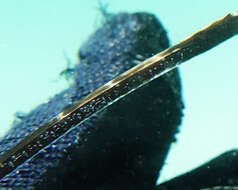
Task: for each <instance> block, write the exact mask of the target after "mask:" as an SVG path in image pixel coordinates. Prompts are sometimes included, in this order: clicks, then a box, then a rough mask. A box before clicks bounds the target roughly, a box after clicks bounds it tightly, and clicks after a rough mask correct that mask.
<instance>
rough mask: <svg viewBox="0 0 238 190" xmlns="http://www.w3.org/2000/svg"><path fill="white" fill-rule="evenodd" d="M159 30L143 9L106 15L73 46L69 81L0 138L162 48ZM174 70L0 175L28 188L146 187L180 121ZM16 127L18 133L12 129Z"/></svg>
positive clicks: (14, 136)
mask: <svg viewBox="0 0 238 190" xmlns="http://www.w3.org/2000/svg"><path fill="white" fill-rule="evenodd" d="M168 45H169V44H168V39H167V36H166V32H165V30H164V29H163V27H162V25H161V24H160V23H159V21H158V20H157V19H156V18H155V17H154V16H153V15H151V14H148V13H135V14H127V13H121V14H117V15H112V16H111V17H110V18H109V19H108V22H107V23H106V24H104V25H103V26H102V27H101V28H100V29H98V30H97V31H96V32H95V33H94V34H93V35H92V36H91V37H90V38H89V40H88V41H87V42H86V43H85V44H84V45H83V46H82V47H81V49H80V51H79V57H80V64H78V65H77V66H76V68H75V70H76V72H75V84H74V85H73V86H71V87H70V88H69V89H68V90H66V91H64V92H62V93H60V94H58V95H56V96H55V97H54V98H52V99H50V100H49V102H47V103H45V104H42V105H40V106H39V107H37V108H36V109H35V110H33V111H32V112H31V113H29V114H28V115H27V116H26V117H25V118H24V119H23V120H22V122H21V123H20V124H18V125H16V126H14V128H13V129H12V130H10V131H9V133H8V135H7V136H6V137H5V138H4V139H3V140H2V141H1V142H0V145H1V146H0V147H4V148H2V149H1V151H4V150H7V149H8V148H9V147H11V146H14V145H15V143H16V142H18V141H19V140H21V139H22V138H24V137H25V136H26V135H27V134H30V132H31V131H34V130H35V129H36V128H37V126H39V125H42V124H44V123H45V122H47V121H48V120H49V119H51V118H52V117H54V116H55V115H56V114H58V113H59V112H60V111H62V110H63V108H65V107H67V106H70V105H71V104H72V103H73V102H74V101H77V100H79V99H81V98H82V97H84V96H85V95H87V94H88V93H90V92H92V91H94V90H95V89H97V88H98V87H100V86H101V85H103V84H105V83H106V82H107V81H109V80H111V79H113V78H114V77H115V76H117V75H118V74H120V73H122V72H124V71H126V70H128V69H129V68H131V67H133V66H134V65H135V64H138V61H140V60H143V59H145V58H147V57H149V56H151V55H153V54H154V53H158V52H159V51H161V50H163V49H165V48H167V47H168ZM182 109H183V103H182V100H181V86H180V79H179V75H178V71H177V70H174V71H172V72H170V73H168V74H166V75H164V76H163V77H161V78H159V79H158V80H155V81H153V82H151V83H150V84H148V85H146V86H145V87H143V88H141V89H139V90H137V91H135V92H134V93H132V94H131V95H129V96H128V97H126V98H124V99H122V100H120V101H118V102H117V103H115V104H114V105H112V106H110V107H109V108H108V109H107V110H105V111H104V112H102V113H100V114H98V115H96V116H94V117H93V118H91V119H90V120H88V121H87V122H84V123H83V124H82V125H80V126H78V127H77V128H76V129H74V130H72V131H71V132H70V133H69V134H67V135H66V136H65V137H63V138H60V139H58V140H57V141H56V142H55V143H54V144H52V145H50V146H49V147H48V148H46V149H45V150H44V151H41V152H40V154H38V155H37V156H36V157H34V158H33V159H32V160H29V161H28V162H26V163H24V164H22V166H20V167H19V168H18V172H17V173H16V172H11V174H9V175H8V176H6V177H5V178H3V179H2V180H1V181H0V187H2V188H4V187H6V188H7V187H14V188H16V187H17V188H22V189H27V188H31V187H34V188H36V189H57V190H59V189H83V190H86V189H88V190H94V189H97V190H112V189H113V190H117V189H118V190H119V189H120V190H122V189H124V190H131V189H137V190H145V189H146V190H149V189H152V188H153V187H154V186H155V182H156V179H157V177H158V172H159V171H160V169H161V167H162V165H163V163H164V159H165V158H166V155H167V152H168V150H169V147H170V144H171V142H173V141H174V140H175V137H174V136H175V133H177V132H178V126H179V125H180V123H181V118H182ZM17 132H18V133H17Z"/></svg>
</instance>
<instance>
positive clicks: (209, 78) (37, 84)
mask: <svg viewBox="0 0 238 190" xmlns="http://www.w3.org/2000/svg"><path fill="white" fill-rule="evenodd" d="M103 2H104V3H106V2H107V1H103ZM108 2H109V1H108ZM237 5H238V2H237V0H229V1H222V2H219V3H218V1H213V0H212V1H207V0H200V1H190V0H181V1H172V0H167V1H159V0H147V1H138V0H130V1H128V0H120V1H116V0H111V1H110V3H109V8H108V9H109V11H112V12H118V11H130V12H134V11H148V12H151V13H154V14H155V15H157V17H158V18H159V19H160V20H161V22H162V23H163V25H164V26H165V28H166V29H167V31H168V35H169V37H170V40H171V44H176V43H178V42H179V41H181V40H183V39H184V38H186V37H188V36H189V35H190V34H192V33H194V32H196V31H197V30H199V29H201V28H203V27H205V26H206V25H208V24H210V23H211V22H213V21H215V20H217V19H219V18H221V17H223V16H225V15H226V14H228V13H229V12H234V11H236V10H238V9H236V7H237ZM0 23H1V24H0V66H1V67H0V68H1V69H0V81H1V93H0V106H1V109H0V119H1V127H0V135H3V134H4V133H5V132H6V131H7V129H8V128H9V127H10V124H11V122H12V121H13V120H14V113H16V111H20V112H23V113H24V112H25V113H27V112H28V111H30V110H31V109H32V108H33V107H35V106H37V105H38V104H40V103H42V102H44V101H47V99H48V98H49V97H50V96H53V95H54V94H55V93H56V92H59V91H61V90H62V89H64V88H66V87H67V85H68V84H67V82H65V81H64V80H61V79H59V73H60V72H61V71H62V70H63V69H64V68H65V66H66V59H65V57H64V54H63V52H64V51H65V52H66V54H67V55H68V57H70V59H71V61H72V62H76V61H77V51H78V49H79V47H80V45H81V44H82V43H83V42H84V41H85V40H86V39H87V37H88V36H89V34H90V33H92V32H93V31H94V30H95V29H97V28H98V27H99V26H100V25H101V17H100V13H99V11H98V3H97V1H95V0H88V1H79V0H68V1H63V0H58V1H56V0H51V1H46V0H34V1H30V0H21V1H19V0H9V1H1V2H0ZM237 49H238V36H237V37H234V38H232V39H230V40H228V41H226V42H225V43H223V44H221V45H219V46H218V47H216V48H215V49H212V50H210V51H209V52H207V53H205V54H203V55H200V56H198V57H196V58H194V59H192V60H190V61H188V62H187V63H185V64H184V65H182V66H181V68H180V70H181V75H182V82H183V95H184V101H185V106H186V109H185V117H184V120H183V124H182V127H181V132H180V134H179V135H177V139H178V141H177V143H176V144H174V145H173V147H172V149H171V152H170V154H169V156H168V160H167V161H166V163H167V164H166V165H165V167H164V170H163V171H162V175H161V181H163V180H167V179H169V178H171V177H173V176H175V175H177V174H179V173H181V172H184V171H187V170H189V169H191V168H194V167H196V166H198V165H199V164H201V163H203V162H204V161H206V160H208V159H210V158H212V157H215V156H216V155H217V154H220V153H221V152H224V151H226V150H228V149H231V148H235V147H238V142H237V140H236V135H237V132H238V128H237V124H238V120H237V114H238V111H237V107H238V101H237V97H238V87H237V80H238V78H237V70H238V64H237V58H238V57H237V53H236V52H237ZM214 131H215V132H214ZM194 134H195V135H194ZM188 154H189V155H190V156H189V157H188V156H186V155H188Z"/></svg>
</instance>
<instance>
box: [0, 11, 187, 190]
mask: <svg viewBox="0 0 238 190" xmlns="http://www.w3.org/2000/svg"><path fill="white" fill-rule="evenodd" d="M149 27H150V28H149ZM145 31H146V32H145ZM150 31H151V33H150ZM155 31H156V32H155ZM142 44H143V45H142ZM167 46H168V40H167V37H166V32H165V31H164V29H163V28H162V26H161V25H160V23H158V22H157V20H156V19H155V18H154V17H153V15H149V14H143V13H141V14H126V13H124V14H118V15H116V16H113V17H111V18H110V19H109V22H108V23H106V24H105V25H104V26H103V27H102V28H100V29H99V30H97V31H96V32H95V33H94V34H93V35H92V36H91V37H90V38H89V40H88V41H87V42H86V43H85V44H84V45H83V46H82V47H81V49H80V51H79V57H80V63H79V64H77V65H76V67H75V83H74V84H73V85H72V86H71V87H70V88H69V89H67V90H65V91H63V92H61V93H59V94H57V95H55V96H54V97H53V98H51V99H50V100H49V101H48V102H46V103H44V104H41V105H39V106H38V107H37V108H35V109H34V110H32V111H31V112H30V113H29V114H27V115H26V117H24V118H23V119H22V121H21V122H20V123H19V124H17V125H15V126H13V128H12V129H11V130H9V132H8V134H7V135H6V136H5V137H4V138H3V139H2V140H1V141H0V152H1V154H2V153H3V152H4V151H6V150H8V149H9V148H11V147H12V146H14V145H15V144H16V143H17V142H19V141H20V140H22V139H23V138H24V137H26V136H27V135H29V134H31V133H32V131H35V130H36V129H37V128H38V127H39V126H41V125H43V124H45V123H46V122H47V121H49V120H50V119H52V118H53V117H54V116H56V115H57V114H59V113H60V112H61V111H62V110H63V109H64V108H65V107H68V106H70V105H71V104H72V103H74V102H75V101H77V100H79V99H81V98H82V97H84V96H85V95H87V94H89V93H91V92H93V91H94V90H95V89H97V88H98V87H100V86H102V85H103V84H105V83H106V82H108V81H109V80H111V79H113V78H114V77H115V76H117V75H119V74H120V73H122V72H124V71H126V70H128V69H129V68H131V67H133V66H134V65H136V64H137V63H138V60H141V59H144V58H146V57H149V56H151V55H153V54H154V53H157V52H159V51H161V50H163V49H165V48H166V47H167ZM163 78H164V79H163V80H164V81H167V82H166V83H167V86H169V88H170V89H171V90H172V94H174V97H172V99H175V104H177V105H175V106H177V107H178V109H182V107H183V106H182V103H181V95H180V84H179V78H178V74H177V71H174V72H171V73H169V74H167V75H166V76H164V77H163ZM165 96H166V94H165ZM131 101H132V100H131ZM161 101H162V102H163V100H161ZM160 103H161V102H160ZM169 103H170V100H169V99H168V101H167V103H166V104H169ZM167 114H168V115H169V114H170V113H167ZM98 117H99V116H94V117H93V118H91V119H90V120H88V121H86V122H84V123H83V124H81V125H80V126H78V127H76V128H75V129H73V130H72V131H71V132H70V133H68V134H67V135H66V136H64V137H62V138H60V139H58V140H57V141H56V142H55V143H53V144H51V145H50V146H48V147H47V148H45V149H44V150H42V151H40V152H39V154H38V155H36V156H35V157H34V158H32V159H31V160H28V161H27V162H25V163H24V164H22V165H21V166H19V167H18V168H17V169H16V170H15V171H13V172H11V173H10V174H9V175H7V176H5V177H4V178H3V179H1V180H0V187H1V189H4V188H13V189H17V188H20V189H21V188H23V189H31V188H34V187H35V185H36V184H40V183H41V181H42V180H43V179H42V176H47V172H48V170H49V169H50V168H57V167H58V165H59V163H60V162H62V160H68V161H70V159H71V158H70V157H71V156H70V155H71V153H72V152H73V150H74V149H77V147H78V146H79V145H80V144H82V143H83V142H82V141H86V140H87V138H84V139H81V138H79V137H80V136H81V135H82V134H83V135H85V134H86V135H87V133H90V130H89V129H91V128H94V127H95V126H97V120H98ZM145 117H146V116H145ZM177 124H178V123H176V125H177ZM69 150H70V152H69ZM164 152H166V150H164ZM59 169H60V168H59Z"/></svg>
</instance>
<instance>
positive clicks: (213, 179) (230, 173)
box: [156, 149, 238, 190]
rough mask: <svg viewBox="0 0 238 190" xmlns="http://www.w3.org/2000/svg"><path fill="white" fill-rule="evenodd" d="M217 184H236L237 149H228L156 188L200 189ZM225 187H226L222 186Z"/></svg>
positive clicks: (169, 189)
mask: <svg viewBox="0 0 238 190" xmlns="http://www.w3.org/2000/svg"><path fill="white" fill-rule="evenodd" d="M214 186H217V189H219V188H218V187H221V188H220V189H221V190H222V187H229V186H230V187H232V186H235V187H237V186H238V149H235V150H232V151H228V152H226V153H223V154H222V155H220V156H218V157H216V158H214V159H213V160H211V161H209V162H207V163H206V164H204V165H202V166H200V167H198V168H196V169H194V170H192V171H190V172H188V173H185V174H183V175H181V176H178V177H176V178H174V179H171V180H170V181H168V182H165V183H162V184H160V185H159V186H158V188H157V189H156V190H178V189H179V190H200V189H202V188H209V187H214ZM224 189H226V188H224Z"/></svg>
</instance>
